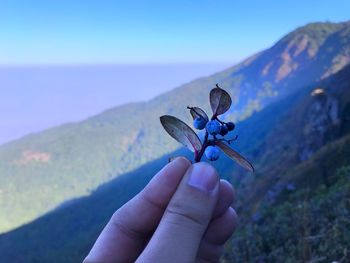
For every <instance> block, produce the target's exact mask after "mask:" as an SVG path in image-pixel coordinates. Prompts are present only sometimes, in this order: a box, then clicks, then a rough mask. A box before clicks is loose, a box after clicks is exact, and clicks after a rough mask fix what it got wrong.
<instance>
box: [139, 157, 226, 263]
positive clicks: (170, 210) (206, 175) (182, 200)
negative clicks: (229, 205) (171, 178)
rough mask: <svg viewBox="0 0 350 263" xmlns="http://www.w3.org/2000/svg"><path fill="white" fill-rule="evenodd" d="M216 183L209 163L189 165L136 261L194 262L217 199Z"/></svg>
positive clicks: (216, 178)
mask: <svg viewBox="0 0 350 263" xmlns="http://www.w3.org/2000/svg"><path fill="white" fill-rule="evenodd" d="M219 185H220V184H219V177H218V175H217V173H216V171H215V169H214V168H213V167H212V166H211V165H209V164H207V163H196V164H194V165H192V166H190V168H189V169H188V170H187V172H186V174H185V176H184V177H183V179H182V181H181V183H180V184H179V186H178V188H177V190H176V192H175V194H174V195H173V197H172V199H171V200H170V202H169V204H168V206H167V208H166V210H165V213H164V215H163V217H162V219H161V222H160V223H159V226H158V228H157V229H156V231H155V233H154V235H153V236H152V238H151V240H150V241H149V243H148V245H147V247H146V248H145V250H144V251H143V252H142V254H141V255H140V257H139V258H138V261H137V262H159V263H161V262H166V263H172V262H176V263H178V262H195V259H196V255H197V250H198V247H199V244H200V242H201V239H202V237H203V234H204V232H205V230H206V229H207V227H208V224H209V222H210V220H211V218H212V214H213V211H214V208H215V205H216V203H217V200H218V196H219Z"/></svg>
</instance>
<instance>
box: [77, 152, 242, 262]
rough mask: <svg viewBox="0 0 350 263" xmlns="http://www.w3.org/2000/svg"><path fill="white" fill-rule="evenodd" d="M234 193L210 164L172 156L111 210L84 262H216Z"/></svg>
mask: <svg viewBox="0 0 350 263" xmlns="http://www.w3.org/2000/svg"><path fill="white" fill-rule="evenodd" d="M233 195H234V193H233V189H232V186H231V184H229V183H228V182H227V181H224V180H219V177H218V175H217V173H216V171H215V169H214V168H213V167H212V166H211V165H209V164H207V163H196V164H194V165H191V163H190V162H189V161H188V160H187V159H185V158H182V157H180V158H177V159H175V160H174V161H172V162H171V163H169V164H168V165H166V166H165V167H164V168H163V169H162V170H161V171H160V172H159V173H158V174H157V175H156V176H155V177H154V178H153V179H152V180H151V181H150V182H149V184H148V185H147V186H146V187H145V188H144V189H143V190H142V191H141V192H140V193H139V194H138V195H137V196H135V197H134V198H133V199H131V200H130V201H129V202H127V203H126V204H125V205H124V206H122V207H121V208H120V209H118V210H117V211H116V212H115V213H114V215H113V216H112V218H111V220H110V221H109V222H108V224H107V225H106V227H105V228H104V230H103V231H102V233H101V234H100V236H99V237H98V239H97V241H96V243H95V244H94V246H93V248H92V249H91V251H90V253H89V255H88V256H87V257H86V259H85V260H84V262H85V263H92V262H106V263H107V262H115V263H126V262H134V261H136V262H139V263H145V262H146V263H148V262H149V263H154V262H156V263H163V262H164V263H173V262H174V263H175V262H176V263H187V262H188V263H194V262H203V263H204V262H207V263H209V262H217V261H218V260H219V258H220V256H221V254H222V252H223V245H224V243H225V242H226V241H227V239H228V238H229V237H230V236H231V235H232V233H233V231H234V228H235V225H236V222H237V216H236V213H235V211H234V210H233V208H231V207H230V205H231V203H232V202H233Z"/></svg>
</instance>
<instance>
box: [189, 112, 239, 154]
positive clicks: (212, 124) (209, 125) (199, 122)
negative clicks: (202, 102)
mask: <svg viewBox="0 0 350 263" xmlns="http://www.w3.org/2000/svg"><path fill="white" fill-rule="evenodd" d="M187 108H188V109H190V110H193V111H194V112H195V113H196V109H195V108H194V107H187ZM196 114H197V115H198V116H196V117H195V118H194V120H193V127H194V128H195V129H197V130H203V129H204V128H205V130H206V132H207V133H208V134H209V135H211V136H212V137H213V139H212V140H209V141H208V146H207V147H206V149H205V151H204V154H205V157H207V159H208V160H210V161H216V160H217V159H219V157H220V150H219V149H218V148H217V147H215V141H216V140H217V137H216V136H217V135H221V136H222V137H224V136H225V135H227V134H228V133H229V132H230V131H233V130H234V129H235V124H234V123H233V122H223V121H220V120H219V119H218V118H217V117H216V118H215V119H212V120H208V119H207V118H205V117H203V116H200V114H199V113H196ZM230 141H232V140H230Z"/></svg>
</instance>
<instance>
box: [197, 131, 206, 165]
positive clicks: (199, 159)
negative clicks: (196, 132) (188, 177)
mask: <svg viewBox="0 0 350 263" xmlns="http://www.w3.org/2000/svg"><path fill="white" fill-rule="evenodd" d="M208 137H209V134H208V132H207V131H205V136H204V141H203V145H202V148H201V150H200V152H199V153H198V154H196V155H195V157H194V162H195V163H199V162H200V161H201V159H202V157H203V154H204V151H205V149H206V148H207V147H208V146H209V143H208V142H209V141H208Z"/></svg>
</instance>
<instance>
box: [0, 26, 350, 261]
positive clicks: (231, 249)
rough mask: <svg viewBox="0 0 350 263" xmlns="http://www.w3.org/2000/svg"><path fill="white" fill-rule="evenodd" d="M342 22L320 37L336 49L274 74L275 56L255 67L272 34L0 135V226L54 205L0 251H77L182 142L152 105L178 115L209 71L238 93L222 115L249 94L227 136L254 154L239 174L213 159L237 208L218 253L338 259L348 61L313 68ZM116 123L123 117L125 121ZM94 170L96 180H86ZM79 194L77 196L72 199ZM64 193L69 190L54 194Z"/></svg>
mask: <svg viewBox="0 0 350 263" xmlns="http://www.w3.org/2000/svg"><path fill="white" fill-rule="evenodd" d="M348 26H349V25H343V24H341V29H339V28H338V26H337V27H336V29H334V30H335V31H334V32H333V31H332V32H333V33H332V34H331V33H329V34H328V35H327V39H325V41H324V42H323V44H322V45H321V46H320V48H319V50H326V49H331V48H333V50H336V52H333V53H327V52H324V53H322V55H317V54H316V55H315V57H314V58H313V59H311V60H305V61H304V62H305V63H304V64H303V65H304V66H303V67H300V68H297V69H295V71H294V72H293V74H290V75H289V76H286V77H285V78H284V79H280V80H279V81H277V80H276V78H275V77H276V74H277V72H278V67H277V68H275V67H273V66H271V67H270V69H269V70H267V71H268V72H267V73H266V74H265V75H262V72H263V70H264V69H265V67H266V65H268V64H269V63H270V62H271V61H273V62H274V63H277V64H276V65H279V64H278V63H279V58H280V56H281V54H282V53H283V52H285V50H284V49H282V50H281V49H280V46H279V45H277V46H275V47H273V48H271V49H269V50H267V51H265V52H262V53H260V54H257V55H256V56H254V57H252V58H251V59H249V60H247V61H244V62H243V63H242V64H240V65H238V66H236V67H234V68H231V69H229V70H227V71H224V72H221V73H218V74H216V75H213V76H212V77H210V78H203V79H199V80H197V81H195V82H192V83H189V84H186V85H184V86H183V87H180V88H178V89H176V90H174V91H172V92H169V93H167V94H164V95H162V96H159V97H157V98H155V99H154V100H151V101H149V102H147V103H139V104H130V105H125V106H123V107H118V108H115V109H111V110H109V111H106V112H104V113H102V114H100V115H98V116H95V117H93V118H90V119H88V120H86V121H83V122H81V123H76V124H68V125H64V126H61V127H57V128H55V129H51V130H48V131H45V132H43V133H40V134H35V135H31V136H28V137H26V138H23V139H22V140H19V141H16V142H13V143H10V144H6V145H3V146H1V147H0V188H1V191H0V211H1V214H0V227H1V229H3V230H4V229H12V228H13V227H14V226H18V225H19V224H21V223H23V222H28V221H29V220H32V219H34V218H37V217H38V215H42V214H44V213H46V212H47V211H49V210H50V209H52V208H53V207H55V206H57V205H58V204H61V206H59V207H58V208H57V209H55V210H53V211H51V212H49V213H47V214H45V215H43V216H41V217H39V218H37V219H36V220H34V221H33V222H31V223H28V224H27V225H24V226H22V227H19V228H17V229H15V230H12V231H10V232H8V233H5V234H2V235H0V261H1V262H13V263H16V262H68V263H69V262H79V261H81V260H82V258H83V257H84V256H85V255H86V254H87V252H88V251H89V249H90V248H91V246H92V244H93V242H94V240H95V239H96V237H97V235H98V233H99V232H100V231H101V230H102V228H103V226H104V225H105V223H106V222H107V220H108V219H109V217H110V216H111V215H112V214H113V211H115V210H116V209H117V208H118V207H120V206H121V205H122V204H124V203H125V202H126V201H127V200H129V199H130V198H132V196H133V195H135V194H136V193H137V192H138V191H139V190H140V189H141V188H142V187H143V186H144V185H145V184H146V183H147V182H148V180H150V178H151V177H152V176H153V175H154V174H155V173H156V172H157V171H158V170H159V169H160V168H161V167H162V166H163V165H164V164H165V163H166V162H167V159H168V158H169V157H170V156H177V155H188V154H189V152H188V151H186V150H178V151H175V152H171V151H172V150H174V149H176V147H177V146H178V145H177V144H176V143H173V142H171V141H170V140H169V139H168V137H167V136H166V135H164V132H163V130H162V129H161V126H160V123H159V120H158V116H160V115H161V114H164V113H166V114H171V115H176V116H180V117H182V118H183V119H185V120H187V121H189V117H188V116H187V113H186V106H187V105H207V102H206V101H207V94H208V92H209V90H210V88H211V87H212V86H213V85H215V83H217V82H219V83H222V84H223V87H224V88H225V89H226V90H228V91H229V93H230V94H231V96H232V95H236V94H238V95H236V96H232V99H233V105H234V106H233V108H234V111H233V112H228V113H227V114H226V115H224V119H228V118H233V119H235V120H237V119H238V114H241V113H242V114H243V113H246V112H249V111H250V110H251V109H250V108H249V107H250V106H249V105H251V104H250V103H249V101H252V100H257V103H258V104H259V107H258V108H259V109H260V111H259V112H257V111H256V110H255V109H256V105H257V104H254V105H255V106H254V110H251V111H250V113H249V114H250V115H246V116H247V117H248V116H249V118H247V119H245V120H244V121H241V122H238V123H237V127H236V129H235V130H236V132H237V134H239V136H240V137H239V140H237V141H236V142H235V144H234V146H235V149H236V148H237V149H238V150H239V151H240V152H242V153H244V155H245V156H247V157H248V158H249V159H250V160H253V163H254V166H255V168H256V171H257V172H256V173H255V174H254V175H246V174H245V171H244V170H242V169H240V168H239V167H238V166H236V165H235V164H234V163H233V162H231V161H230V160H229V159H228V157H225V156H222V157H220V159H219V160H218V161H217V162H215V163H214V165H215V166H216V168H217V170H218V171H219V173H220V174H221V175H222V177H223V178H226V179H229V180H231V182H232V183H233V184H234V185H235V186H236V189H237V191H236V192H237V198H236V199H237V203H236V204H234V205H235V207H236V209H237V211H238V213H239V215H240V218H241V224H240V226H239V230H238V233H237V234H235V236H234V237H233V239H232V240H231V241H230V243H229V244H227V247H226V253H225V256H224V257H223V262H225V261H228V262H230V261H231V260H232V259H233V258H234V259H235V261H238V262H239V261H241V262H254V261H256V262H274V261H276V262H279V261H283V262H284V261H286V260H288V259H290V260H291V261H290V262H302V261H307V260H314V261H317V260H318V262H330V261H332V260H338V261H340V260H343V262H347V260H348V258H346V257H348V253H349V252H348V250H346V249H347V248H349V247H350V243H349V239H348V237H349V233H348V229H349V221H348V220H349V219H348V218H349V190H348V189H349V184H348V183H349V167H350V158H349V156H350V152H349V149H350V147H349V146H350V138H349V136H350V135H349V134H350V126H349V119H350V106H349V105H350V66H348V67H343V68H342V69H341V70H340V71H339V72H338V73H336V74H333V73H332V75H331V76H330V77H328V78H325V79H324V80H322V81H316V79H319V78H321V77H322V76H323V75H324V74H325V73H326V71H327V70H328V69H329V68H330V67H332V65H333V64H332V63H331V61H332V59H333V58H334V57H335V56H336V55H338V54H340V53H342V52H345V51H344V50H346V49H347V48H349V45H348V44H347V43H348V42H347V41H345V42H342V41H341V40H342V39H343V38H340V32H344V30H346V29H344V28H345V27H348ZM330 34H331V35H332V38H331V39H328V37H329V36H330ZM293 39H294V38H293ZM344 43H345V44H344ZM335 47H336V49H335ZM289 52H291V53H290V54H292V53H293V52H292V51H290V50H289ZM319 52H321V51H319ZM322 52H323V51H322ZM293 59H295V61H298V58H293ZM304 59H306V57H304ZM325 65H326V66H325ZM321 68H322V70H320V69H321ZM266 81H268V82H269V83H270V84H269V92H266V93H261V94H270V95H271V96H270V95H266V97H265V95H261V94H259V96H257V94H258V90H259V87H263V83H266ZM265 85H266V84H265ZM270 85H271V86H270ZM239 86H241V87H242V88H241V89H239ZM316 87H317V88H319V87H322V89H323V90H324V92H323V93H322V94H323V95H320V96H310V94H311V93H312V91H313V89H315V88H316ZM275 92H277V94H278V95H276V94H275ZM184 93H185V94H187V97H186V98H188V100H187V99H186V101H184V100H183V98H182V95H181V94H184ZM179 94H180V95H179ZM182 109H183V110H182ZM204 110H208V108H205V107H204ZM125 116H128V118H125ZM145 120H147V123H146V122H145ZM123 127H128V132H127V133H126V132H125V130H124V129H123ZM140 152H142V155H140V154H138V153H140ZM136 156H137V158H136ZM160 156H162V157H160ZM136 167H138V168H136ZM101 182H105V183H104V184H102V185H101V186H100V187H98V188H97V189H96V190H91V189H95V187H97V185H99V184H101ZM82 195H86V196H85V197H80V198H77V199H71V198H73V197H77V196H82ZM48 197H50V198H48ZM66 200H70V201H68V202H66V203H63V204H62V202H63V201H66Z"/></svg>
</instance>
